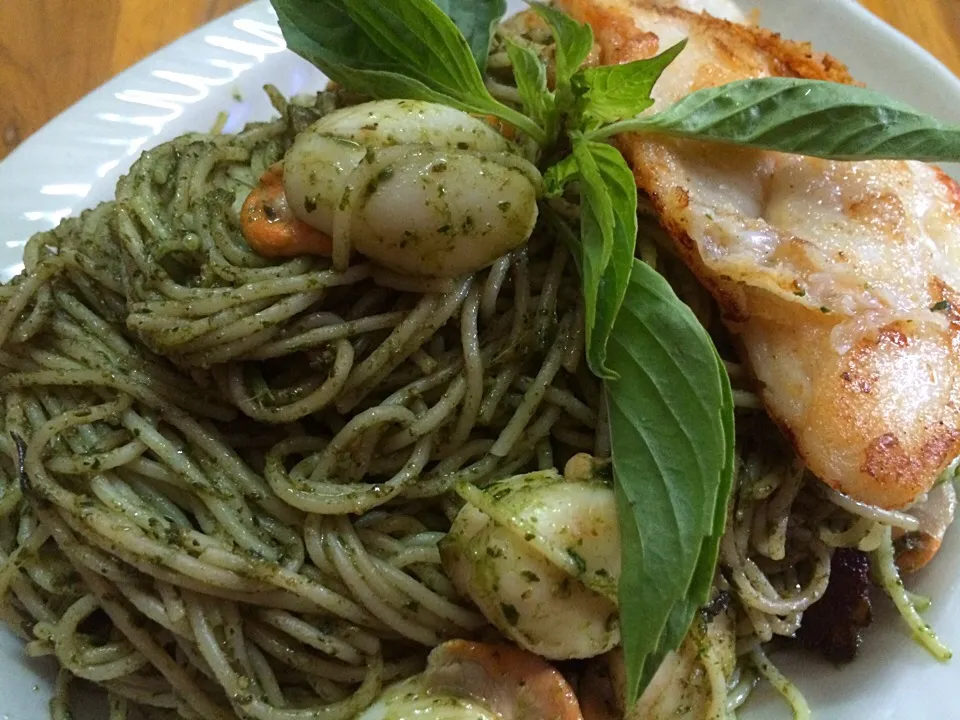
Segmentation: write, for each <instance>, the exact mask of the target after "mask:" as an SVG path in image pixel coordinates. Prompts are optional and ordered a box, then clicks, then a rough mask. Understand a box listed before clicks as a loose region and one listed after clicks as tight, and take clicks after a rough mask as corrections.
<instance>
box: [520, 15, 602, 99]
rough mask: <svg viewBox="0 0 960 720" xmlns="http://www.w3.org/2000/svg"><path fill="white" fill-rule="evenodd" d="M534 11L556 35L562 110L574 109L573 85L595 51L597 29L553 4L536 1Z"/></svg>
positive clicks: (555, 68)
mask: <svg viewBox="0 0 960 720" xmlns="http://www.w3.org/2000/svg"><path fill="white" fill-rule="evenodd" d="M530 9H531V10H533V11H534V12H535V13H537V15H539V16H540V17H541V18H543V21H544V22H545V23H547V26H548V27H549V28H550V32H551V33H552V34H553V39H554V43H555V45H554V75H555V80H556V81H555V83H554V84H555V87H556V94H557V105H558V107H559V108H560V109H561V111H567V110H572V109H573V102H574V96H573V90H572V88H571V85H570V83H571V80H572V79H573V76H574V74H575V73H576V72H577V71H578V70H579V69H580V66H581V65H583V61H584V60H586V59H587V56H588V55H589V54H590V50H591V49H592V48H593V30H592V29H591V27H590V26H589V25H581V24H580V23H578V22H577V21H576V20H574V19H573V18H572V17H570V16H569V15H567V14H566V13H564V12H562V11H560V10H556V9H555V8H552V7H550V6H549V5H544V4H542V3H538V2H533V3H530Z"/></svg>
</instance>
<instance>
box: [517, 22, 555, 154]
mask: <svg viewBox="0 0 960 720" xmlns="http://www.w3.org/2000/svg"><path fill="white" fill-rule="evenodd" d="M507 55H508V57H509V58H510V64H511V65H513V77H514V80H516V83H517V92H519V93H520V97H521V98H522V99H523V109H524V112H526V114H527V115H529V116H530V117H531V118H533V119H534V120H535V121H536V122H537V124H538V125H540V127H542V128H543V129H544V130H545V131H546V134H547V136H548V137H553V135H554V134H555V133H556V128H557V122H558V117H557V107H556V101H555V98H554V96H553V93H552V92H550V90H549V89H547V66H546V65H544V63H543V60H541V59H540V57H539V56H538V55H537V54H536V53H535V52H534V51H533V50H531V49H530V48H528V47H523V46H522V45H517V44H516V43H515V42H513V41H512V40H510V39H508V40H507Z"/></svg>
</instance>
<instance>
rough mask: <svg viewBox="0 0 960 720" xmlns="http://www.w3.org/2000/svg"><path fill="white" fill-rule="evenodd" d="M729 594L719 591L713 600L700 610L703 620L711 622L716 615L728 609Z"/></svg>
mask: <svg viewBox="0 0 960 720" xmlns="http://www.w3.org/2000/svg"><path fill="white" fill-rule="evenodd" d="M730 601H731V597H730V593H729V592H727V591H726V590H719V591H717V592H716V594H715V595H714V596H713V598H712V599H711V600H710V602H708V603H707V604H706V605H704V606H703V608H702V609H701V610H700V612H701V613H703V619H704V620H706V621H707V622H710V621H711V620H713V619H714V618H715V617H716V616H717V615H719V614H720V613H722V612H724V611H725V610H726V609H727V608H728V607H730Z"/></svg>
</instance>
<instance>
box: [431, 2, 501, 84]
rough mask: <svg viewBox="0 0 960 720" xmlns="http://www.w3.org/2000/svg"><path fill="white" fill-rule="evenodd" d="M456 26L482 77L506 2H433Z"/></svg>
mask: <svg viewBox="0 0 960 720" xmlns="http://www.w3.org/2000/svg"><path fill="white" fill-rule="evenodd" d="M433 1H434V2H435V3H436V4H437V6H438V7H439V8H440V9H441V10H443V12H444V13H446V14H447V15H448V16H449V17H450V19H451V20H453V24H454V25H456V26H457V28H458V29H459V30H460V33H461V34H462V35H463V37H464V39H465V40H466V41H467V45H469V46H470V52H472V53H473V59H474V60H475V61H476V63H477V67H478V68H479V69H480V74H481V75H483V73H484V72H486V69H487V57H488V56H489V54H490V40H491V38H493V31H494V28H495V27H496V26H497V24H498V23H499V22H500V19H501V18H502V17H503V16H504V15H506V13H507V1H506V0H433Z"/></svg>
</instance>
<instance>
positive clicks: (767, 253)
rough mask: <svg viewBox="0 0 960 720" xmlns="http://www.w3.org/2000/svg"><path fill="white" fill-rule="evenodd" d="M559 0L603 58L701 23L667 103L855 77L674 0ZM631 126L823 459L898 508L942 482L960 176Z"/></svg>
mask: <svg viewBox="0 0 960 720" xmlns="http://www.w3.org/2000/svg"><path fill="white" fill-rule="evenodd" d="M711 1H712V2H716V1H717V0H700V2H701V3H709V2H711ZM693 2H697V0H684V4H686V5H691V4H692V3H693ZM559 4H560V5H561V6H563V7H564V8H565V9H566V10H567V11H568V12H570V13H571V14H573V15H574V16H575V17H577V18H578V19H580V20H581V21H586V22H589V23H590V24H591V25H592V26H593V29H594V33H595V35H596V37H597V41H598V43H599V45H600V48H601V62H603V63H619V62H626V61H629V60H634V59H639V58H644V57H649V56H651V55H654V54H655V53H657V52H659V51H661V50H663V49H666V48H668V47H670V46H672V45H673V44H674V43H676V42H677V41H679V40H680V39H682V38H684V37H687V38H689V45H688V46H687V48H686V49H685V50H684V51H683V53H682V54H681V55H680V57H679V58H678V60H677V61H676V62H675V63H674V64H673V65H671V66H670V67H669V68H668V69H667V70H666V72H665V73H664V75H663V77H662V78H661V79H660V81H659V82H658V83H657V85H656V88H655V89H654V97H655V99H656V101H657V104H656V105H655V106H654V108H653V109H654V110H657V109H661V108H663V107H664V106H665V105H668V104H670V103H672V102H674V101H676V100H679V99H680V98H681V97H683V96H684V95H686V94H688V93H690V92H692V91H695V90H699V89H702V88H705V87H712V86H716V85H720V84H723V83H726V82H730V81H733V80H737V79H743V78H754V77H765V76H790V77H805V78H810V79H820V80H833V81H837V82H852V80H851V78H850V77H849V75H848V73H847V71H846V68H844V67H843V66H842V65H841V64H840V63H838V62H837V61H836V60H834V59H832V58H830V57H828V56H822V55H817V54H815V53H814V52H813V51H812V50H811V49H810V47H809V46H808V45H805V44H799V43H792V42H788V41H784V40H782V39H780V38H779V37H778V36H776V35H773V34H771V33H769V32H767V31H764V30H761V29H759V28H754V27H747V26H743V25H735V24H732V23H729V22H725V21H722V20H718V19H716V18H713V17H710V16H708V15H700V14H696V13H693V12H690V11H687V10H684V9H683V8H679V7H671V5H675V4H676V2H670V0H633V1H632V2H631V1H630V0H560V3H559ZM723 4H724V5H726V3H725V2H724V3H723ZM706 9H709V8H706ZM618 142H619V144H620V148H621V150H622V151H623V153H624V155H625V156H626V157H627V160H628V162H630V164H631V166H632V167H633V169H634V172H635V174H636V178H637V185H638V187H639V188H640V189H642V190H643V191H645V192H646V193H648V194H649V196H650V198H651V200H652V201H653V203H654V205H655V207H656V209H657V211H658V213H659V214H660V219H661V222H662V223H663V225H664V226H665V227H666V229H667V230H668V231H669V233H670V234H671V236H672V237H673V238H674V240H675V242H676V246H677V248H678V250H679V252H680V254H681V255H682V256H683V258H684V259H685V261H686V262H687V264H688V265H689V266H690V267H691V268H692V269H693V270H694V272H695V273H696V274H697V275H698V277H699V278H700V279H701V281H702V282H703V283H704V284H705V285H706V287H708V288H709V289H710V291H711V292H712V293H713V295H714V296H715V297H716V299H717V300H718V302H719V304H720V306H721V308H722V309H723V312H724V315H725V320H726V322H727V325H728V326H729V327H730V329H731V330H732V331H733V332H734V333H735V335H736V336H737V337H738V339H739V341H740V343H741V344H742V348H743V350H744V352H745V355H746V358H747V359H748V360H749V363H750V365H751V367H752V369H753V371H754V372H755V374H756V376H757V378H758V379H759V381H760V382H761V383H762V394H763V399H764V402H765V404H766V407H767V410H768V411H769V413H770V414H771V416H772V417H773V418H774V419H775V420H776V421H777V422H778V423H779V424H780V425H781V427H782V428H783V429H784V431H785V432H786V433H787V434H788V436H789V437H790V438H791V439H792V441H793V443H794V444H795V446H796V448H797V451H798V452H799V453H800V455H801V456H802V457H803V459H804V460H805V461H806V463H807V464H808V466H809V467H810V469H811V470H812V471H813V472H814V473H815V474H816V475H818V476H819V477H820V478H822V479H823V480H824V481H825V482H827V483H828V484H829V485H830V486H832V487H833V488H835V489H837V490H840V491H841V492H844V493H846V494H848V495H850V496H852V497H854V498H856V499H858V500H861V501H863V502H867V503H871V504H875V505H879V506H882V507H887V508H897V507H903V506H906V505H908V504H910V503H911V502H913V501H914V500H915V499H916V498H917V497H918V496H919V495H921V494H922V493H924V492H925V491H927V490H928V489H929V488H930V487H931V485H932V484H933V482H934V480H935V479H936V477H937V475H938V474H939V473H940V472H941V471H942V470H943V468H944V467H945V466H946V465H947V464H948V463H949V461H950V460H952V459H953V458H954V457H955V456H956V455H957V454H958V453H960V295H958V293H957V290H958V288H960V186H958V185H957V184H956V183H955V182H953V181H952V180H951V179H950V178H948V177H947V176H946V175H944V174H943V173H942V172H940V171H939V170H937V169H936V168H933V167H930V166H928V165H925V164H922V163H913V162H888V161H884V162H860V163H839V162H827V161H822V160H816V159H810V158H801V157H796V156H789V155H782V154H777V153H771V152H761V151H755V150H749V149H741V148H731V147H724V146H719V145H709V144H703V143H697V142H691V141H681V140H671V139H667V138H655V137H649V136H648V137H641V136H637V135H628V136H624V137H621V138H619V140H618Z"/></svg>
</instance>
